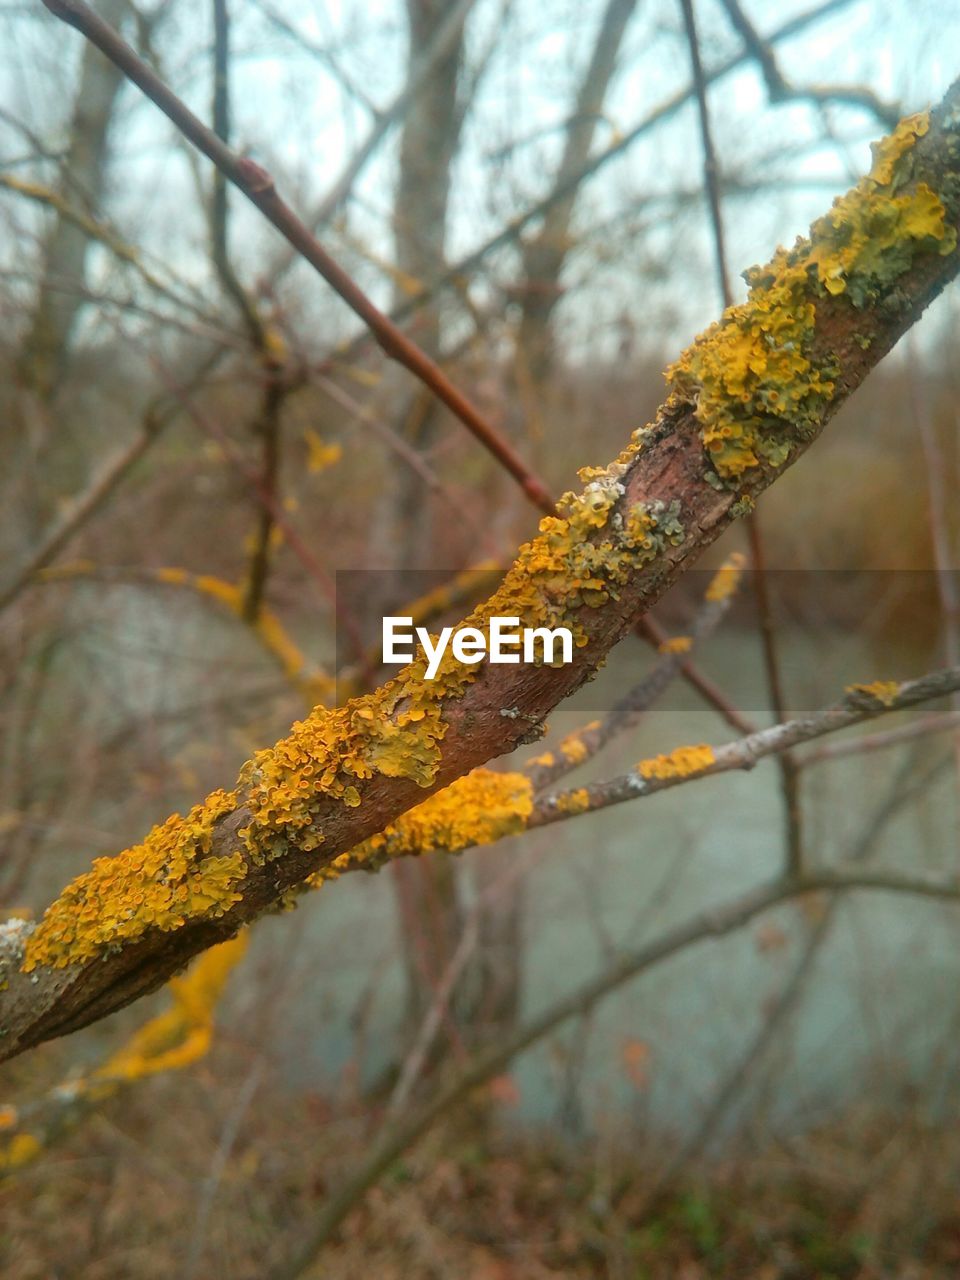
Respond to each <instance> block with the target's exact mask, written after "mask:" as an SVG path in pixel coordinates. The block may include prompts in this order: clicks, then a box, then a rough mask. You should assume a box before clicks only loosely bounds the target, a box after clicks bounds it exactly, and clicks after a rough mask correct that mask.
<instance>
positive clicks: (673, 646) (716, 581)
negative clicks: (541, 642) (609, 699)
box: [524, 553, 744, 792]
mask: <svg viewBox="0 0 960 1280" xmlns="http://www.w3.org/2000/svg"><path fill="white" fill-rule="evenodd" d="M743 565H744V557H743V556H742V555H740V554H739V553H734V554H733V555H732V556H730V557H729V559H728V560H727V561H726V562H725V563H724V564H723V565H722V566H721V568H720V569H718V570H717V572H716V574H714V576H713V578H712V579H711V581H710V584H709V586H708V587H707V590H706V593H705V595H704V599H703V603H702V604H701V606H700V608H699V609H698V611H697V615H696V617H695V618H694V620H693V625H692V626H691V628H690V632H689V634H688V635H683V636H675V637H674V638H673V639H671V640H665V641H664V642H663V643H662V644H661V645H660V652H661V657H660V660H659V661H658V662H657V663H656V665H655V666H654V667H653V669H652V670H651V671H649V672H648V673H647V675H645V676H644V678H643V679H642V680H641V681H640V682H639V683H638V684H636V685H634V687H633V688H632V689H631V690H630V692H629V693H627V694H625V695H624V696H623V697H622V698H620V699H619V701H618V702H616V703H615V704H614V706H613V707H612V708H611V709H610V710H609V711H608V712H607V714H606V715H605V716H604V717H603V719H602V720H594V721H592V722H591V723H590V724H587V725H584V727H583V728H582V729H578V730H575V731H574V732H573V733H570V734H568V735H567V736H566V737H565V738H564V739H563V741H562V742H561V744H560V747H559V752H558V753H557V752H553V751H547V752H546V754H545V755H540V756H535V757H534V758H533V759H532V760H530V761H528V762H527V764H526V766H525V768H524V772H525V773H526V774H527V777H528V778H529V779H530V784H531V786H532V787H533V790H534V792H539V791H543V790H544V789H545V788H546V787H548V786H552V785H553V783H555V782H557V781H559V779H560V778H562V777H565V776H566V774H568V773H570V772H572V770H574V769H578V768H579V767H580V766H581V765H582V764H586V762H587V761H588V760H592V759H593V757H594V756H595V755H596V754H597V752H599V751H601V750H602V749H603V748H604V747H605V746H606V745H607V743H608V742H610V740H611V739H612V738H614V737H615V736H616V735H617V734H620V733H624V732H625V731H626V730H628V729H632V728H633V727H634V726H635V725H636V723H637V721H638V720H639V719H640V717H641V716H642V715H643V713H644V712H645V711H648V710H649V709H650V708H651V707H652V706H653V704H654V703H655V702H656V700H657V699H658V698H659V697H660V696H661V694H663V693H664V691H665V690H666V689H667V688H668V686H669V685H670V684H671V682H672V681H673V680H674V679H676V677H677V676H678V675H679V674H680V669H681V666H682V664H683V661H684V654H688V653H692V652H693V651H694V650H695V649H696V648H697V647H698V646H699V645H700V644H702V643H703V641H704V640H706V639H708V638H709V637H710V636H711V635H712V634H713V632H714V631H715V630H716V628H717V626H718V625H719V624H720V622H721V621H722V619H723V617H724V615H725V614H726V613H727V611H728V609H729V608H730V605H731V603H732V602H733V597H734V595H735V593H736V591H737V588H738V586H739V584H740V575H741V572H742V570H743Z"/></svg>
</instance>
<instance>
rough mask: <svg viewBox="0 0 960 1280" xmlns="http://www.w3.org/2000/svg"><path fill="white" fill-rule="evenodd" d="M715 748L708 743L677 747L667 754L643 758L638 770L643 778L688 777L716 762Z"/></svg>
mask: <svg viewBox="0 0 960 1280" xmlns="http://www.w3.org/2000/svg"><path fill="white" fill-rule="evenodd" d="M714 760H715V756H714V754H713V748H712V747H710V746H708V745H707V744H706V743H701V744H699V745H697V746H695V747H676V748H675V749H674V750H673V751H670V752H668V753H667V754H666V755H661V756H652V757H650V758H649V759H647V760H641V761H640V763H639V764H638V765H637V772H638V773H639V774H640V776H641V778H688V777H689V776H690V775H691V774H693V773H700V772H701V771H702V770H704V769H709V767H710V766H711V765H712V764H713V763H714Z"/></svg>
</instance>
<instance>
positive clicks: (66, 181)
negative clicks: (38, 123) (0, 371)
mask: <svg viewBox="0 0 960 1280" xmlns="http://www.w3.org/2000/svg"><path fill="white" fill-rule="evenodd" d="M102 8H103V10H104V14H105V17H106V19H107V20H109V21H111V22H120V21H121V20H122V19H123V17H124V16H125V14H126V13H127V9H128V4H127V0H104V3H103V5H102ZM122 84H123V75H122V73H121V71H120V70H119V69H118V68H117V67H115V66H112V65H111V64H110V63H109V62H105V61H104V59H103V58H101V57H100V55H99V53H98V52H97V51H96V50H95V49H94V48H92V47H90V46H87V48H85V49H84V51H83V57H82V60H81V64H80V78H79V82H78V85H77V90H76V95H75V97H74V100H73V110H72V116H71V119H70V124H69V133H68V138H69V141H68V144H67V148H66V151H65V153H64V156H63V160H62V164H61V168H60V179H59V185H60V195H61V197H62V198H63V204H64V205H67V204H68V203H69V204H76V203H77V202H78V201H80V202H82V204H83V205H84V206H85V208H86V211H87V212H88V213H89V214H90V215H91V216H95V215H96V212H97V209H98V208H99V206H100V203H101V199H102V195H103V188H104V181H105V169H106V154H107V134H108V131H109V128H110V122H111V119H112V117H113V112H114V109H115V106H116V101H117V96H118V94H119V92H120V87H121V85H122ZM67 191H72V192H73V198H72V199H71V200H70V201H69V202H68V201H67V200H66V192H67ZM54 209H55V216H54V221H53V225H52V226H51V228H50V230H49V232H48V234H47V236H46V239H45V243H44V249H43V273H42V278H41V281H40V287H39V289H38V291H37V295H36V298H35V299H34V303H33V308H32V313H31V315H30V317H29V324H28V327H27V332H26V334H25V336H24V339H23V341H22V343H21V345H20V351H19V353H18V360H17V370H18V376H19V377H20V379H21V381H22V382H23V384H24V385H25V386H26V387H28V388H30V389H31V390H32V391H34V392H35V393H36V394H37V395H38V396H39V397H40V399H41V400H47V399H49V397H50V396H51V395H52V394H53V391H54V389H55V387H56V385H57V383H58V381H59V378H60V376H61V374H62V372H63V368H64V364H65V361H66V357H67V347H68V343H69V341H70V335H71V333H72V330H73V326H74V322H75V321H76V318H77V313H78V311H79V301H78V299H77V298H76V297H73V296H71V295H69V294H63V293H60V292H58V291H56V290H54V289H53V288H52V287H51V286H52V284H53V283H54V282H55V281H57V280H78V281H81V282H82V281H83V280H84V279H85V275H86V258H87V246H88V243H89V231H88V230H87V229H86V228H84V227H82V226H81V225H79V224H78V223H77V221H76V219H74V218H71V217H68V216H67V215H66V214H65V213H64V212H63V208H62V207H57V206H54Z"/></svg>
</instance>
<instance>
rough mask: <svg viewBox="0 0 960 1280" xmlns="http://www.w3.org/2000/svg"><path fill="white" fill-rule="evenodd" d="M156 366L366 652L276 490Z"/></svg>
mask: <svg viewBox="0 0 960 1280" xmlns="http://www.w3.org/2000/svg"><path fill="white" fill-rule="evenodd" d="M154 367H155V368H156V370H157V374H158V377H159V378H160V379H161V381H162V382H163V383H164V384H165V385H166V387H167V389H168V391H169V392H170V394H171V395H172V396H173V397H174V398H175V399H176V400H177V401H178V402H179V404H180V406H181V407H182V409H183V411H184V412H185V413H186V415H187V416H188V417H189V418H190V419H191V420H192V421H193V422H194V423H195V424H196V426H197V427H199V428H200V430H201V431H202V432H204V434H205V435H208V436H210V437H211V438H212V439H213V440H215V441H216V442H217V444H218V445H219V446H220V450H221V452H222V454H223V457H224V458H225V460H226V461H227V462H228V463H229V465H230V466H231V467H232V468H233V469H234V470H235V471H236V472H237V474H238V475H240V476H242V477H243V479H244V480H245V481H246V482H247V484H248V485H249V486H250V490H251V492H252V494H253V495H254V497H255V498H256V500H257V502H258V503H259V504H260V505H261V506H262V507H265V508H267V509H268V510H269V512H270V517H271V523H272V524H273V525H275V526H276V528H277V529H278V530H279V531H280V532H281V533H282V534H283V536H284V538H285V539H286V542H287V545H288V546H289V547H290V550H291V551H292V552H293V554H294V555H295V556H296V557H297V559H298V560H299V561H300V563H301V564H302V565H303V567H304V569H306V571H307V573H308V574H309V576H310V578H311V579H312V580H313V581H314V583H315V584H316V585H317V587H318V588H319V590H320V593H321V595H322V596H323V598H324V599H325V600H326V602H327V604H328V605H329V606H330V608H331V609H332V610H333V612H334V613H335V615H336V616H337V617H338V619H339V620H340V621H341V622H342V623H343V626H344V629H345V631H346V632H347V635H348V637H349V639H350V642H351V644H352V645H353V647H354V650H355V652H356V653H357V654H358V655H360V654H362V653H363V650H364V646H363V637H362V636H361V634H360V631H359V628H358V625H357V623H356V620H355V619H353V618H352V617H351V616H350V614H348V613H347V612H346V611H344V610H343V609H342V608H341V607H340V606H339V605H338V602H337V590H336V584H335V583H334V580H333V577H332V576H331V574H330V571H329V570H328V569H327V568H326V567H325V566H324V565H323V564H322V563H321V561H320V560H319V559H318V558H317V556H315V555H314V553H313V551H312V550H311V549H310V547H308V546H307V544H306V542H304V540H303V538H301V536H300V534H299V533H298V531H297V529H296V527H295V526H294V524H293V523H292V521H291V520H290V519H289V517H288V516H287V513H286V511H285V510H284V509H283V507H282V506H281V504H280V503H279V502H278V500H277V497H276V494H275V493H273V491H272V490H271V489H270V488H268V487H266V486H265V485H264V483H263V479H262V477H261V475H260V473H259V472H258V471H256V470H255V469H254V468H252V467H250V466H249V465H248V464H247V462H246V461H245V459H244V458H243V457H242V456H241V455H240V454H239V453H238V452H237V450H236V449H235V448H234V446H233V444H232V442H231V440H230V437H229V436H228V435H227V433H226V431H224V429H223V427H222V426H221V425H220V423H219V422H218V421H217V420H216V418H214V417H212V416H211V415H210V414H208V413H206V412H204V411H203V410H202V409H200V408H199V406H198V405H197V403H196V401H195V400H194V399H192V398H191V396H190V394H189V391H188V389H187V388H185V387H181V386H179V385H178V383H177V382H176V381H175V380H174V378H173V377H172V375H171V374H169V373H168V372H167V370H166V369H164V368H163V367H162V366H161V365H160V364H159V362H157V361H154Z"/></svg>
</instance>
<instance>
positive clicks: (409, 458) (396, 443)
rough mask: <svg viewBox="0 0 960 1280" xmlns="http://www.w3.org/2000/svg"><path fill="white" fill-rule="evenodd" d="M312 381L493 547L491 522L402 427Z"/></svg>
mask: <svg viewBox="0 0 960 1280" xmlns="http://www.w3.org/2000/svg"><path fill="white" fill-rule="evenodd" d="M312 385H313V386H315V387H318V388H319V389H320V391H322V392H323V394H324V395H326V396H328V397H329V398H330V399H331V400H333V401H334V402H335V403H336V404H338V405H339V406H340V407H341V409H345V410H346V411H347V413H349V414H350V415H351V416H352V417H353V418H354V419H355V420H357V421H359V422H362V423H363V425H364V426H365V427H369V428H370V430H371V431H372V432H373V433H374V434H375V435H378V436H379V437H380V439H381V440H383V441H384V443H385V444H386V446H387V448H388V449H390V450H391V451H392V452H393V453H395V454H396V455H397V457H398V458H400V459H401V461H402V462H404V463H405V464H406V465H407V466H408V467H409V468H410V470H411V471H413V472H415V473H416V474H417V476H419V478H420V479H421V480H422V482H423V484H424V486H425V487H426V488H427V489H428V490H429V491H430V492H431V493H433V494H434V495H435V496H436V497H437V498H439V499H440V501H441V502H444V503H445V504H446V505H447V506H448V507H449V508H450V510H451V511H452V512H453V513H454V514H455V515H456V517H457V520H458V521H461V522H463V523H464V524H465V525H467V526H468V527H469V528H470V532H471V533H472V535H473V539H474V545H475V546H476V548H477V549H478V551H479V550H480V549H481V548H483V546H484V544H485V543H486V544H488V546H487V550H488V551H491V552H492V549H493V548H492V545H490V544H491V537H492V535H491V533H490V530H489V528H488V526H487V525H486V524H485V523H481V521H479V520H478V519H476V518H475V517H473V516H472V515H471V514H470V511H469V510H468V508H467V506H466V504H465V503H464V501H463V498H462V496H461V495H460V494H458V493H456V492H454V490H453V489H452V488H451V486H450V485H448V484H447V483H446V481H444V480H443V479H442V478H441V477H440V476H439V475H438V474H437V472H436V471H435V470H434V469H433V467H432V466H431V465H430V463H429V462H428V461H427V459H426V458H425V457H424V455H423V453H422V452H421V451H420V450H419V449H415V448H414V447H413V445H412V444H411V443H410V442H409V440H406V439H404V437H403V436H402V435H401V434H400V432H399V431H396V430H394V428H393V427H391V426H390V424H389V423H388V422H385V421H384V419H383V418H382V417H381V416H380V415H379V414H377V413H376V412H374V411H373V410H372V409H368V408H367V407H366V405H363V404H361V403H360V402H359V401H358V400H355V399H354V398H353V396H351V395H350V393H349V392H348V391H344V389H343V388H342V387H340V386H339V385H338V384H337V383H336V382H334V381H333V379H332V378H326V377H324V376H323V375H318V376H317V377H316V378H315V379H314V380H313V383H312ZM378 652H379V650H378Z"/></svg>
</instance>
